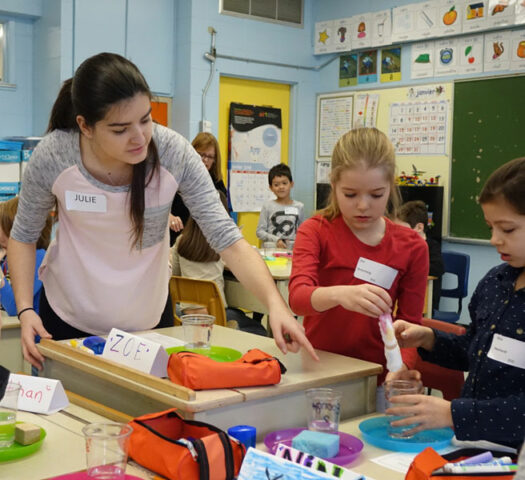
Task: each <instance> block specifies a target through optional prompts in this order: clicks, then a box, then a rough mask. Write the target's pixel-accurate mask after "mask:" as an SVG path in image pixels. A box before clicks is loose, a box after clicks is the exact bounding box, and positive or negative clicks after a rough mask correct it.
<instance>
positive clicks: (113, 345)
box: [102, 328, 169, 377]
mask: <svg viewBox="0 0 525 480" xmlns="http://www.w3.org/2000/svg"><path fill="white" fill-rule="evenodd" d="M102 357H103V358H107V359H108V360H113V361H114V362H117V363H120V364H122V365H126V366H128V367H131V368H135V369H136V370H140V371H141V372H145V373H149V374H151V375H155V376H156V377H167V376H168V373H167V372H168V358H169V357H168V354H167V353H166V350H164V347H163V346H162V345H161V344H159V343H155V342H152V341H151V340H148V339H147V338H143V337H139V336H137V335H133V334H131V333H128V332H124V331H123V330H119V329H118V328H113V329H111V332H109V335H108V337H107V339H106V345H105V346H104V351H103V352H102Z"/></svg>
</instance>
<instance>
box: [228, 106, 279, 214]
mask: <svg viewBox="0 0 525 480" xmlns="http://www.w3.org/2000/svg"><path fill="white" fill-rule="evenodd" d="M281 128H282V122H281V109H280V108H272V107H259V106H254V105H243V104H240V103H231V104H230V143H229V161H228V185H229V195H230V203H231V207H232V210H233V211H234V212H260V211H261V206H262V204H263V203H264V202H266V201H267V200H270V199H272V198H274V195H273V193H272V192H271V190H270V189H269V188H268V171H269V170H270V168H272V167H273V166H274V165H277V164H278V163H280V162H281Z"/></svg>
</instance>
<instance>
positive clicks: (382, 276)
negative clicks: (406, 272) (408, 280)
mask: <svg viewBox="0 0 525 480" xmlns="http://www.w3.org/2000/svg"><path fill="white" fill-rule="evenodd" d="M396 275H397V270H396V269H395V268H392V267H389V266H388V265H383V264H382V263H378V262H374V261H373V260H369V259H368V258H363V257H360V258H359V261H358V262H357V265H356V267H355V272H354V277H355V278H359V279H360V280H364V281H365V282H368V283H373V284H374V285H379V286H380V287H383V288H385V289H386V290H388V289H389V288H390V287H391V286H392V283H394V279H395V278H396Z"/></svg>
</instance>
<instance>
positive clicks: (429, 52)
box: [410, 42, 435, 79]
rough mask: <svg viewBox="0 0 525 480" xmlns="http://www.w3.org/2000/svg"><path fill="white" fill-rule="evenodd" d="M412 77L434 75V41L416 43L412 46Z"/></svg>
mask: <svg viewBox="0 0 525 480" xmlns="http://www.w3.org/2000/svg"><path fill="white" fill-rule="evenodd" d="M411 56H412V58H411V62H410V78H412V79H414V78H429V77H433V76H434V64H435V48H434V42H421V43H414V44H413V45H412V48H411Z"/></svg>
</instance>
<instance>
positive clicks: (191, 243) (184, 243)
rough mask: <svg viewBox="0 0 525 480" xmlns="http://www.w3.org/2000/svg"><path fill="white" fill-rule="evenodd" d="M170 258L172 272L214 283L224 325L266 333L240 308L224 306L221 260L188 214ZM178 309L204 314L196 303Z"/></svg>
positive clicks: (183, 305)
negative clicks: (220, 297)
mask: <svg viewBox="0 0 525 480" xmlns="http://www.w3.org/2000/svg"><path fill="white" fill-rule="evenodd" d="M219 195H220V197H221V201H222V203H223V205H224V208H227V206H226V197H225V195H224V193H222V192H219ZM171 260H172V274H173V275H179V276H184V277H190V278H198V279H203V280H212V281H213V282H215V283H216V284H217V286H218V287H219V291H220V293H221V296H222V301H223V303H224V306H225V307H226V318H227V319H228V326H232V324H231V322H234V323H235V325H233V326H234V327H235V328H238V329H239V330H243V331H245V332H250V333H255V334H257V335H263V336H266V335H267V332H266V329H265V328H264V327H263V326H262V325H261V323H260V322H258V321H256V320H253V319H251V318H250V317H248V316H247V315H245V314H244V312H243V311H242V310H239V309H237V308H229V307H228V304H227V303H226V297H225V296H224V277H223V273H224V263H223V262H222V260H221V258H220V256H219V255H218V254H217V252H216V251H215V250H213V249H212V248H211V247H210V245H209V244H208V242H207V241H206V238H205V237H204V235H203V234H202V231H201V229H200V228H199V226H198V225H197V223H195V221H194V220H193V219H192V218H191V217H190V218H189V220H188V223H187V224H186V228H184V230H183V231H182V234H181V235H180V236H179V237H178V238H177V240H176V241H175V245H174V246H173V248H172V255H171ZM180 308H181V310H182V314H187V313H208V312H207V310H206V308H205V307H201V306H200V305H188V304H181V305H180Z"/></svg>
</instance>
